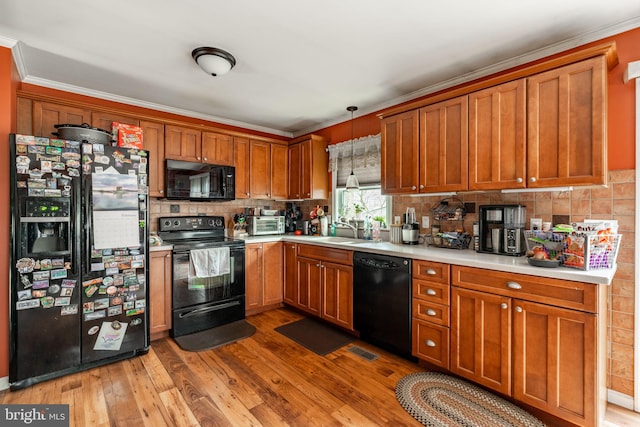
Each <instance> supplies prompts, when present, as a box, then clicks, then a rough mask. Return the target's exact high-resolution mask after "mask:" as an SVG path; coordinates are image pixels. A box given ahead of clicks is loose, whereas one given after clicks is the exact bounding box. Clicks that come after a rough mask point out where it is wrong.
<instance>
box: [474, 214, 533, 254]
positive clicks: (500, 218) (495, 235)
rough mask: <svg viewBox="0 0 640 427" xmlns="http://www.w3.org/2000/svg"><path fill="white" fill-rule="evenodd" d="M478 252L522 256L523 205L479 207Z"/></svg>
mask: <svg viewBox="0 0 640 427" xmlns="http://www.w3.org/2000/svg"><path fill="white" fill-rule="evenodd" d="M479 212H480V224H479V239H478V240H479V242H478V252H487V253H495V254H499V255H512V256H522V255H524V254H525V252H526V244H525V238H524V229H525V222H526V217H527V208H526V207H525V206H523V205H484V206H480V208H479Z"/></svg>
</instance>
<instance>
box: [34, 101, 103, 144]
mask: <svg viewBox="0 0 640 427" xmlns="http://www.w3.org/2000/svg"><path fill="white" fill-rule="evenodd" d="M89 122H91V111H89V110H85V109H82V108H77V107H68V106H66V105H58V104H52V103H50V102H40V101H33V134H34V135H36V136H46V137H48V138H51V133H52V132H57V129H56V128H55V127H53V125H57V124H73V125H81V124H83V123H89ZM109 129H111V127H109Z"/></svg>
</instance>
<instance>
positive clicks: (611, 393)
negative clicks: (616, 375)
mask: <svg viewBox="0 0 640 427" xmlns="http://www.w3.org/2000/svg"><path fill="white" fill-rule="evenodd" d="M607 401H608V402H609V403H613V404H614V405H618V406H622V407H623V408H626V409H629V410H631V411H633V397H632V396H629V395H628V394H624V393H620V392H619V391H615V390H611V389H607Z"/></svg>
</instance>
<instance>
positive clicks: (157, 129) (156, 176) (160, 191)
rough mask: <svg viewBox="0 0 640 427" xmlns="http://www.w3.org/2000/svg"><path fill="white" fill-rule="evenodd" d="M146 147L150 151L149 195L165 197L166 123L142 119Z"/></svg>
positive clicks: (141, 125) (143, 138)
mask: <svg viewBox="0 0 640 427" xmlns="http://www.w3.org/2000/svg"><path fill="white" fill-rule="evenodd" d="M140 127H141V128H142V135H143V136H142V142H143V143H144V149H145V150H147V151H149V165H148V166H149V171H148V174H149V196H151V197H164V196H165V194H164V159H165V157H164V124H162V123H158V122H148V121H145V120H141V121H140Z"/></svg>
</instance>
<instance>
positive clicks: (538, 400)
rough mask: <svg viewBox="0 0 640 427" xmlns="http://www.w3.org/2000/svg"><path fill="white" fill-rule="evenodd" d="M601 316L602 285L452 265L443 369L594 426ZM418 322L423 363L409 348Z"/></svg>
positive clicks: (600, 384) (600, 376)
mask: <svg viewBox="0 0 640 427" xmlns="http://www.w3.org/2000/svg"><path fill="white" fill-rule="evenodd" d="M469 287H470V288H472V289H467V288H469ZM485 290H486V291H485ZM564 300H566V301H565V302H564V303H566V305H567V306H570V307H572V308H565V307H562V304H563V301H564ZM541 301H544V302H546V301H549V302H551V303H552V304H553V305H552V304H551V303H550V304H547V303H544V302H541ZM556 305H559V306H556ZM573 307H580V308H582V309H575V308H573ZM605 317H606V287H603V286H600V287H598V285H590V284H585V283H578V282H569V281H566V280H558V279H547V278H542V277H536V276H526V275H520V274H507V273H502V272H494V271H491V270H483V269H477V268H472V267H461V266H453V267H452V287H451V354H450V360H451V368H450V369H451V371H452V372H453V373H455V374H457V375H460V376H462V377H465V378H468V379H469V380H471V381H474V382H476V383H478V384H481V385H483V386H485V387H488V388H490V389H493V390H495V391H497V392H500V393H502V394H505V395H507V396H512V397H513V398H515V399H516V400H517V401H520V402H522V403H524V404H527V405H529V406H531V407H534V408H538V409H540V410H542V411H544V412H546V413H548V414H550V415H552V416H554V417H557V418H560V419H562V420H566V421H569V422H571V423H574V424H577V425H581V426H595V425H598V424H599V422H600V421H601V420H602V419H603V418H604V409H605V404H606V396H605V395H604V393H600V391H601V390H603V389H604V387H605V382H604V381H605V377H604V366H603V365H604V363H605V362H606V351H605V350H606V348H605V346H604V345H603V342H604V339H605V337H606V323H605V322H604V319H605ZM420 326H421V325H420V324H418V327H417V328H416V329H415V330H414V351H416V350H417V355H418V356H419V357H422V358H424V359H425V360H429V359H428V358H427V357H423V356H422V355H421V354H420V351H421V348H420V347H415V345H416V341H415V340H416V335H419V334H420V333H423V334H425V332H423V331H422V329H421V327H420ZM431 327H433V326H431ZM414 328H415V321H414ZM417 344H420V341H417Z"/></svg>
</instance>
